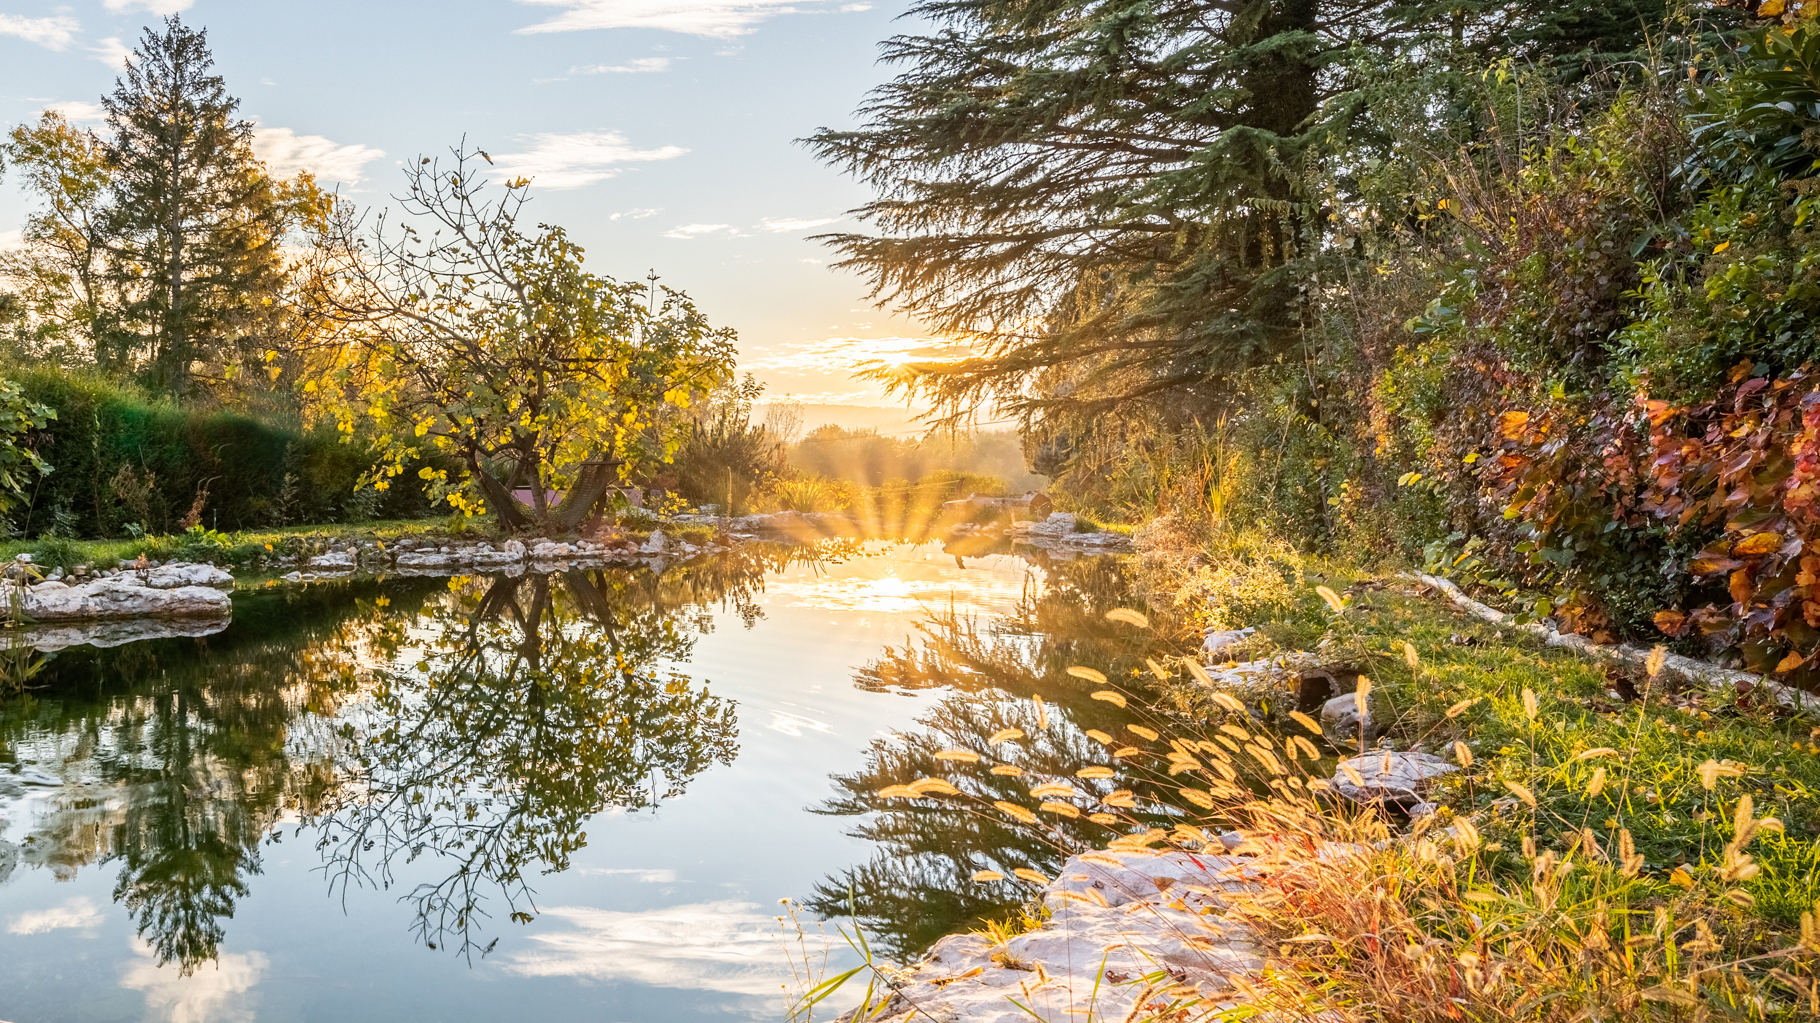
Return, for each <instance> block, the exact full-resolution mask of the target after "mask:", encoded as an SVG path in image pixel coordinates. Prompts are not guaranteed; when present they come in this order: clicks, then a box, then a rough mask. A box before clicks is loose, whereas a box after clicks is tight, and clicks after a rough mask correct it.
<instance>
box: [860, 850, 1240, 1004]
mask: <svg viewBox="0 0 1820 1023" xmlns="http://www.w3.org/2000/svg"><path fill="white" fill-rule="evenodd" d="M1251 862H1252V858H1251V857H1249V856H1240V855H1230V854H1223V853H1220V854H1207V853H1191V852H1182V851H1152V850H1148V849H1145V850H1130V849H1117V850H1111V851H1107V852H1092V853H1083V854H1081V855H1078V856H1074V857H1071V858H1070V859H1069V860H1068V862H1067V863H1066V864H1064V865H1063V867H1062V870H1061V873H1060V875H1059V876H1057V877H1056V878H1055V880H1053V881H1051V882H1049V884H1048V885H1046V886H1045V887H1044V888H1043V894H1042V900H1043V905H1044V907H1045V908H1046V909H1047V910H1048V911H1049V913H1050V917H1049V919H1048V920H1047V921H1046V922H1044V924H1043V925H1042V926H1041V927H1038V928H1036V929H1035V930H1031V931H1027V932H1025V933H1023V934H1019V935H1017V936H1015V937H1013V938H1010V939H1008V940H1006V941H1004V942H1001V943H998V944H993V943H992V942H991V940H990V939H988V938H986V937H985V936H984V935H980V934H951V935H949V936H947V937H945V938H943V939H941V940H940V941H938V942H936V943H935V945H934V946H933V947H932V948H931V949H930V950H929V952H928V954H927V955H925V956H924V957H923V959H922V961H921V962H919V963H917V964H916V965H914V966H912V967H910V968H908V969H905V970H901V971H890V972H889V973H887V976H888V977H889V978H890V979H891V981H892V983H891V989H892V990H891V993H890V995H889V996H888V997H887V999H886V1001H885V1004H884V1005H882V1006H874V1007H873V1009H872V1014H870V1015H866V1016H864V1018H865V1019H866V1020H868V1021H874V1020H876V1021H878V1023H910V1021H911V1020H928V1019H936V1020H943V1021H949V1023H1030V1021H1031V1020H1032V1019H1033V1018H1034V1019H1036V1020H1040V1021H1043V1023H1064V1021H1066V1023H1076V1021H1079V1020H1083V1019H1095V1020H1101V1019H1104V1020H1122V1019H1139V1018H1148V1017H1149V1015H1150V1014H1153V1013H1157V1012H1160V1011H1161V1010H1164V1009H1167V1008H1168V1007H1169V1005H1170V1004H1171V1003H1175V1002H1180V1001H1186V1000H1189V999H1198V1000H1199V1002H1198V1003H1197V1005H1196V1009H1197V1010H1202V1009H1205V1010H1207V1011H1208V1012H1212V1011H1215V1010H1216V1009H1224V1008H1232V1007H1235V1006H1236V1002H1234V1001H1233V1000H1232V999H1233V998H1234V987H1235V985H1234V984H1233V983H1232V981H1231V978H1232V977H1234V976H1243V975H1247V974H1253V973H1255V972H1257V971H1258V970H1260V969H1262V968H1263V966H1264V959H1263V955H1262V950H1261V949H1260V947H1259V945H1258V941H1257V935H1256V932H1255V931H1254V930H1253V929H1252V927H1251V926H1250V925H1249V924H1247V923H1245V922H1244V921H1243V920H1242V919H1240V918H1238V917H1237V916H1236V915H1229V914H1228V913H1227V912H1226V911H1227V910H1228V909H1229V908H1230V904H1229V901H1228V899H1227V896H1229V895H1231V894H1232V893H1234V892H1237V891H1242V890H1245V889H1249V888H1252V887H1254V886H1255V885H1256V883H1257V882H1256V880H1255V877H1256V875H1255V873H1254V872H1253V871H1252V869H1251V867H1250V864H1251ZM863 1010H864V1007H862V1008H861V1009H856V1010H854V1011H853V1012H851V1013H848V1014H847V1015H845V1016H843V1017H841V1020H843V1021H848V1020H856V1019H859V1018H861V1013H862V1012H863ZM1158 1018H1162V1017H1160V1016H1159V1017H1158ZM1171 1018H1173V1017H1171Z"/></svg>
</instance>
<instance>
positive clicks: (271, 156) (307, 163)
mask: <svg viewBox="0 0 1820 1023" xmlns="http://www.w3.org/2000/svg"><path fill="white" fill-rule="evenodd" d="M253 153H254V155H256V156H258V157H259V158H260V159H261V160H264V161H265V165H266V166H267V167H269V168H271V171H272V173H274V174H277V175H280V176H282V177H290V176H291V175H293V174H295V173H297V172H298V171H303V170H307V171H309V172H311V173H312V174H315V175H316V176H317V177H318V178H321V179H323V180H324V181H342V182H346V183H348V184H353V183H355V182H357V181H359V180H360V179H361V173H360V169H361V168H362V167H364V166H366V164H367V163H368V161H371V160H377V159H379V158H380V157H382V156H384V155H385V151H384V150H380V149H374V148H372V147H370V146H363V145H358V144H354V145H345V146H344V145H338V144H336V143H334V142H331V141H330V140H328V139H326V138H323V137H322V136H321V135H299V134H297V133H296V132H294V131H292V130H291V129H289V128H255V129H254V130H253Z"/></svg>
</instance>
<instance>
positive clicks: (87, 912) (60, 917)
mask: <svg viewBox="0 0 1820 1023" xmlns="http://www.w3.org/2000/svg"><path fill="white" fill-rule="evenodd" d="M8 233H9V234H16V233H17V232H8ZM5 247H6V245H5V238H4V237H3V236H0V248H5ZM102 920H103V917H102V916H101V910H99V909H97V908H95V904H94V903H93V902H90V901H89V900H88V899H86V898H74V899H71V900H69V901H68V902H65V903H64V904H63V905H61V906H58V907H56V908H54V909H35V910H32V911H31V912H28V913H20V914H19V915H18V916H15V917H13V919H12V921H11V922H10V923H8V924H7V925H6V933H8V934H44V933H45V932H47V931H60V930H65V929H73V930H83V931H86V930H91V929H93V928H96V927H99V926H101V923H102Z"/></svg>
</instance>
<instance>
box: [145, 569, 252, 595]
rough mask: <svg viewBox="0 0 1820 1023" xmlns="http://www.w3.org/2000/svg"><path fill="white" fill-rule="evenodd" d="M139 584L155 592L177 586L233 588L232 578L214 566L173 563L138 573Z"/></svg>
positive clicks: (172, 588)
mask: <svg viewBox="0 0 1820 1023" xmlns="http://www.w3.org/2000/svg"><path fill="white" fill-rule="evenodd" d="M138 576H139V582H140V583H141V584H142V585H145V586H150V587H151V588H152V589H155V590H174V589H176V588H177V587H179V586H214V587H218V588H220V589H224V590H231V589H233V588H234V577H233V576H232V575H229V574H228V573H227V572H226V571H224V570H222V569H219V568H216V567H215V566H214V565H199V564H193V563H192V564H184V563H178V562H173V563H172V564H169V565H165V566H163V567H161V568H153V569H148V570H147V571H144V572H140V573H138Z"/></svg>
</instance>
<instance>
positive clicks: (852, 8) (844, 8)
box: [840, 4, 872, 14]
mask: <svg viewBox="0 0 1820 1023" xmlns="http://www.w3.org/2000/svg"><path fill="white" fill-rule="evenodd" d="M871 9H872V5H871V4H841V5H840V12H841V13H842V14H858V13H859V12H860V11H869V10H871Z"/></svg>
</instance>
